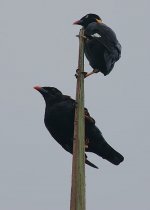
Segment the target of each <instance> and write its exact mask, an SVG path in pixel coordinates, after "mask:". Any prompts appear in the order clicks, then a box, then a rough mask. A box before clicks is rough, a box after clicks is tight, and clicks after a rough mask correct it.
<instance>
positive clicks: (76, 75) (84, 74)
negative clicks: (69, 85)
mask: <svg viewBox="0 0 150 210" xmlns="http://www.w3.org/2000/svg"><path fill="white" fill-rule="evenodd" d="M79 73H80V72H79V69H76V74H75V77H76V78H78V76H79ZM81 74H83V76H84V78H86V75H87V72H84V71H83V72H81Z"/></svg>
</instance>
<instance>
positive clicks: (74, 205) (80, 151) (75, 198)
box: [70, 29, 85, 210]
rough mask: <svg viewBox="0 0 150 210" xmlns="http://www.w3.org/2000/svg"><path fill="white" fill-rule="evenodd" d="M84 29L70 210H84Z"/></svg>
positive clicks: (80, 55) (80, 47)
mask: <svg viewBox="0 0 150 210" xmlns="http://www.w3.org/2000/svg"><path fill="white" fill-rule="evenodd" d="M83 36H84V30H83V29H81V30H80V33H79V60H78V71H79V72H78V77H77V87H76V102H77V104H76V109H75V121H74V141H73V162H72V186H71V201H70V210H85V120H84V75H83V73H82V72H84V38H83Z"/></svg>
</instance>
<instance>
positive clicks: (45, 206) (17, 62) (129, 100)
mask: <svg viewBox="0 0 150 210" xmlns="http://www.w3.org/2000/svg"><path fill="white" fill-rule="evenodd" d="M149 7H150V3H149V1H148V0H147V1H146V0H142V1H140V0H139V1H135V0H132V1H131V0H126V1H119V0H110V1H108V0H105V1H99V0H94V1H82V2H81V1H79V0H76V1H69V0H64V1H48V0H25V1H23V0H13V1H11V0H1V1H0V25H1V26H0V43H1V47H0V69H1V78H0V87H1V96H0V104H1V109H0V110H1V132H0V210H20V209H21V210H26V209H29V210H41V209H42V210H49V209H56V210H57V209H62V210H66V209H69V202H70V184H71V162H72V158H71V155H70V154H69V153H67V152H65V151H64V150H63V149H62V148H61V147H60V146H59V145H58V144H57V143H56V142H55V141H54V140H53V139H52V137H51V136H50V135H49V133H48V131H47V130H46V128H45V127H44V123H43V116H44V108H45V104H44V100H43V98H42V97H41V95H40V94H38V93H37V92H36V91H34V90H33V88H32V87H33V86H34V85H44V86H45V85H49V86H55V87H57V88H59V89H60V90H61V91H62V92H63V93H65V94H68V95H71V96H72V97H74V96H75V86H76V79H75V77H74V73H75V69H76V68H77V58H78V39H77V38H76V37H75V35H76V34H78V31H79V28H80V27H78V26H73V25H72V22H73V21H75V20H77V19H79V18H81V17H82V16H83V15H85V14H87V13H89V12H92V13H97V14H98V15H100V16H101V18H102V19H103V21H104V22H105V23H106V24H107V25H109V26H110V27H112V29H114V31H115V32H116V33H117V37H118V39H119V41H120V43H121V44H122V48H123V50H122V58H121V59H120V60H119V61H118V62H117V63H116V65H115V68H114V70H113V71H112V73H111V74H110V75H109V76H107V77H104V76H103V75H102V74H97V75H94V76H93V77H91V78H88V79H87V80H86V81H85V104H86V107H87V108H88V109H89V111H90V113H91V115H92V116H93V117H94V118H95V119H96V123H97V126H98V127H99V128H100V129H101V131H102V133H103V135H104V137H105V138H106V140H107V141H108V142H109V143H110V145H112V146H113V147H114V148H115V149H117V150H118V151H119V152H120V153H122V154H123V155H124V157H125V161H124V162H123V163H122V164H121V165H120V166H118V167H116V166H113V165H111V164H110V163H108V162H107V161H105V160H103V159H101V158H99V157H98V156H96V155H93V154H89V155H88V156H89V159H90V160H91V161H92V162H93V163H95V164H96V165H98V166H99V168H100V169H99V170H95V169H92V168H90V167H88V166H86V186H87V189H86V196H87V199H86V200H87V210H91V209H102V210H112V209H113V210H114V209H115V210H120V209H121V210H127V209H128V210H135V209H136V210H141V209H143V210H149V209H150V202H149V195H150V184H149V176H150V167H149V160H150V141H149V138H150V137H149V124H150V118H149V107H150V100H149V94H148V92H149V89H150V84H149V78H150V70H149V60H150V57H149V48H150V43H149V37H150V28H149V19H150V15H149ZM85 70H91V68H90V66H89V65H88V62H87V61H85Z"/></svg>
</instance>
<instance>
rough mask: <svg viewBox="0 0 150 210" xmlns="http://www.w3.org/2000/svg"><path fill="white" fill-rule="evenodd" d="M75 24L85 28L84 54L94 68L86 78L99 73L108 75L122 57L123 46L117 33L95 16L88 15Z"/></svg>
mask: <svg viewBox="0 0 150 210" xmlns="http://www.w3.org/2000/svg"><path fill="white" fill-rule="evenodd" d="M74 24H77V25H81V26H83V27H84V35H85V36H84V38H85V49H84V52H85V55H86V57H87V59H88V61H89V64H90V66H91V67H92V68H93V71H92V72H90V73H87V74H86V75H85V77H87V76H89V75H91V74H93V73H98V72H101V73H103V74H104V75H105V76H106V75H108V74H109V73H110V72H111V70H112V69H113V67H114V64H115V62H116V61H118V60H119V58H120V56H121V45H120V43H119V42H118V40H117V37H116V34H115V32H114V31H113V30H112V29H111V28H109V27H108V26H107V25H105V24H104V23H102V19H101V18H100V17H99V16H98V15H95V14H87V15H85V16H84V17H83V18H81V19H80V20H78V21H76V22H74Z"/></svg>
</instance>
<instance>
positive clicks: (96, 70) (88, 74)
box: [85, 69, 99, 78]
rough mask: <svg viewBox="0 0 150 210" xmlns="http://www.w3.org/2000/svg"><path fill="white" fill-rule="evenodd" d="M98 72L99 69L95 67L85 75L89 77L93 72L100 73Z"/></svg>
mask: <svg viewBox="0 0 150 210" xmlns="http://www.w3.org/2000/svg"><path fill="white" fill-rule="evenodd" d="M98 72H99V69H93V71H91V72H89V73H87V74H86V75H85V78H86V77H89V76H90V75H92V74H95V73H98Z"/></svg>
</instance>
